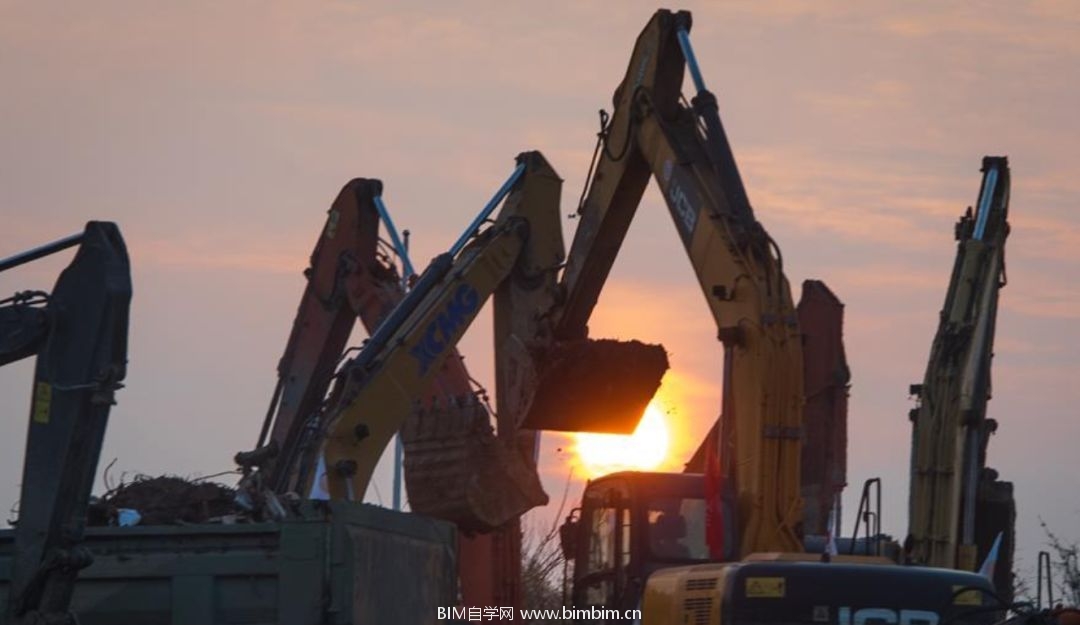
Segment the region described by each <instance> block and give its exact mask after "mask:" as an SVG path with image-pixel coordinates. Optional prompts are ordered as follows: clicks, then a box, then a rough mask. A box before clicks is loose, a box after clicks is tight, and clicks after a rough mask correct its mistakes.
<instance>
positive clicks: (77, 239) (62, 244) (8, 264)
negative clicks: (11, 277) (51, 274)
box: [0, 232, 83, 271]
mask: <svg viewBox="0 0 1080 625" xmlns="http://www.w3.org/2000/svg"><path fill="white" fill-rule="evenodd" d="M82 240H83V233H82V232H80V233H78V234H73V235H71V236H67V237H64V238H63V239H58V240H56V241H53V242H52V243H46V244H45V245H41V246H38V247H35V248H33V249H30V250H26V251H25V252H20V253H18V254H15V255H14V256H8V257H7V258H3V259H0V271H7V270H8V269H11V268H12V267H18V266H19V265H23V264H26V263H28V262H30V261H34V260H37V259H39V258H44V257H46V256H48V255H50V254H55V253H57V252H59V251H62V250H66V249H67V248H69V247H75V246H76V245H78V244H80V243H82Z"/></svg>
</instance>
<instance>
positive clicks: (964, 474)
mask: <svg viewBox="0 0 1080 625" xmlns="http://www.w3.org/2000/svg"><path fill="white" fill-rule="evenodd" d="M982 174H983V177H982V184H981V185H980V187H979V197H978V201H977V203H976V205H975V210H974V211H972V208H971V207H968V209H967V211H966V213H965V214H964V215H963V216H962V217H961V218H960V220H959V222H957V224H956V229H955V235H956V240H957V251H956V260H955V262H954V263H953V270H952V277H951V278H950V281H949V287H948V291H947V292H946V295H945V304H944V306H943V308H942V311H941V319H940V323H939V325H938V329H937V334H936V335H935V336H934V341H933V345H932V347H931V349H930V358H929V362H928V363H927V366H926V374H925V376H924V377H923V382H922V384H913V385H911V394H912V395H913V396H914V397H916V399H917V402H918V404H917V406H916V407H915V408H914V409H912V410H911V412H910V415H909V416H910V418H911V422H912V438H911V491H910V502H909V506H908V510H909V519H908V528H909V529H908V531H909V538H908V541H907V545H906V546H907V556H908V558H909V559H910V560H911V561H912V562H915V563H919V564H926V565H929V566H937V567H945V568H954V569H962V570H967V571H972V570H975V568H976V567H977V565H978V562H979V561H981V559H985V558H986V556H987V555H988V554H989V552H990V550H991V548H992V546H993V544H994V542H995V540H996V539H997V536H998V535H999V534H1000V535H1001V544H1000V547H999V552H998V558H997V566H996V569H995V573H994V581H995V585H996V586H997V589H998V593H999V594H1000V595H1001V596H1002V597H1004V598H1007V599H1009V598H1011V597H1012V594H1013V593H1012V586H1013V584H1012V553H1013V544H1014V524H1015V519H1016V504H1015V501H1014V499H1013V496H1012V484H1011V483H1009V482H1003V481H1000V480H997V479H996V477H997V474H996V472H995V471H993V469H989V468H987V466H986V448H987V444H988V442H989V438H990V435H991V434H992V433H993V432H994V431H995V430H996V429H997V422H996V421H995V420H994V419H990V418H987V416H986V407H987V402H988V400H989V399H990V363H991V359H992V357H993V348H994V329H995V325H996V321H997V308H998V297H999V292H1000V290H1001V288H1002V287H1004V286H1005V282H1006V280H1005V240H1006V238H1007V237H1008V236H1009V223H1008V221H1007V219H1008V213H1009V162H1008V159H1007V158H1006V157H1001V156H987V157H985V158H983V161H982Z"/></svg>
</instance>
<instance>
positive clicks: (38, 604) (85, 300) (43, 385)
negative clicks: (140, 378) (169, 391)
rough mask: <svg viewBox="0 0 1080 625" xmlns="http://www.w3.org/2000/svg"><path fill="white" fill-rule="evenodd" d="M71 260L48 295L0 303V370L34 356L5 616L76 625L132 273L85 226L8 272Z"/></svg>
mask: <svg viewBox="0 0 1080 625" xmlns="http://www.w3.org/2000/svg"><path fill="white" fill-rule="evenodd" d="M71 245H78V246H79V249H78V251H77V252H76V254H75V258H74V259H73V260H72V261H71V263H70V264H69V265H68V266H67V268H65V269H64V271H63V272H62V273H61V274H60V277H59V279H58V280H57V282H56V286H55V287H54V288H53V290H52V292H51V293H50V294H47V295H46V294H44V293H31V294H23V295H22V296H16V297H15V298H13V299H12V300H8V301H5V302H0V331H2V334H3V336H2V337H0V338H2V340H0V363H4V364H6V363H8V362H12V361H14V360H17V359H18V358H19V357H25V356H29V355H33V354H36V355H37V362H36V366H35V369H34V393H33V399H32V402H31V406H30V423H29V427H28V431H27V440H26V457H25V460H24V464H23V477H22V491H21V494H20V497H19V517H18V521H17V522H16V525H15V551H14V556H13V570H12V577H11V587H10V589H9V594H8V597H9V600H8V616H9V619H10V620H9V622H11V623H21V622H28V623H31V622H32V623H38V622H48V623H74V622H76V621H75V620H74V618H73V617H72V616H71V615H69V614H68V607H69V605H70V603H71V596H72V593H73V591H74V586H75V578H76V576H77V575H78V572H79V570H80V569H82V568H84V567H85V566H87V565H89V564H90V562H91V561H92V558H91V556H90V553H89V552H88V551H87V550H86V549H84V548H82V546H81V545H80V543H81V541H82V537H83V530H84V528H85V526H86V512H87V506H88V503H89V499H90V492H91V489H92V488H93V484H94V476H95V475H96V473H97V463H98V458H99V456H100V454H101V445H102V441H103V440H104V437H105V427H106V424H107V422H108V418H109V410H110V408H111V407H112V405H113V404H114V403H115V392H116V390H118V389H119V388H121V387H122V386H123V385H122V384H121V381H122V380H123V379H124V376H125V374H126V370H127V333H128V308H129V306H130V301H131V269H130V266H129V263H128V256H127V250H126V248H125V246H124V239H123V237H122V236H121V235H120V230H119V229H118V228H117V227H116V224H113V223H108V222H96V221H92V222H89V223H88V224H87V225H86V229H85V230H84V232H83V233H82V234H81V235H76V236H74V237H69V238H68V239H64V240H61V241H58V242H57V243H56V244H53V245H51V246H45V247H43V248H39V249H38V250H35V251H32V252H30V253H28V254H23V255H20V256H19V257H15V258H14V260H13V261H12V262H6V261H0V266H2V267H3V268H5V269H6V268H8V267H11V266H14V265H16V264H21V262H25V261H27V260H30V259H32V258H36V257H40V256H43V255H44V254H46V253H52V252H54V251H57V250H59V249H63V248H64V247H70V246H71Z"/></svg>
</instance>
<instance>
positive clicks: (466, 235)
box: [450, 163, 525, 256]
mask: <svg viewBox="0 0 1080 625" xmlns="http://www.w3.org/2000/svg"><path fill="white" fill-rule="evenodd" d="M524 173H525V163H518V166H517V167H515V168H514V173H512V174H510V177H509V178H507V179H506V182H504V183H503V185H502V186H501V187H499V190H498V191H496V192H495V197H493V198H491V201H489V202H488V203H487V205H486V206H484V209H483V210H482V211H480V214H479V215H477V216H476V219H474V220H473V221H472V223H471V224H469V227H468V228H466V229H465V232H463V233H462V234H461V237H459V238H458V240H457V242H456V243H454V246H453V247H451V248H450V255H451V256H457V255H458V252H460V251H461V250H462V249H464V247H465V245H466V244H467V243H468V242H469V239H471V238H472V237H473V235H475V234H476V231H477V230H478V229H479V228H480V225H481V224H483V223H484V221H485V220H486V219H487V218H488V217H490V216H491V213H492V212H493V211H494V210H495V207H497V206H498V205H499V203H500V202H502V201H503V198H505V197H506V196H507V194H509V193H510V189H511V188H513V186H514V184H515V183H516V182H517V181H518V179H520V178H521V176H522V174H524Z"/></svg>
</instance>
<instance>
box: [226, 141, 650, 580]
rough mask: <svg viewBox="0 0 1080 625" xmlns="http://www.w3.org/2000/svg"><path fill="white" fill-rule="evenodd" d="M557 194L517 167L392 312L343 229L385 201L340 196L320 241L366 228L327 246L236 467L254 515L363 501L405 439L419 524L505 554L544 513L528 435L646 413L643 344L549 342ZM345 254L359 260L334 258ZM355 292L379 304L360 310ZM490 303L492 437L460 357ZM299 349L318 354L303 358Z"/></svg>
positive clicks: (381, 275) (546, 173) (364, 249)
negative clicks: (356, 337)
mask: <svg viewBox="0 0 1080 625" xmlns="http://www.w3.org/2000/svg"><path fill="white" fill-rule="evenodd" d="M561 183H562V181H561V180H560V179H559V177H558V176H557V174H556V173H555V171H554V170H553V169H552V168H551V166H550V165H549V164H548V163H547V161H546V160H545V159H544V157H543V156H542V155H541V154H540V153H538V152H527V153H523V154H521V155H520V156H519V157H518V158H517V166H516V168H515V170H514V173H513V174H512V175H511V177H510V178H509V179H508V180H507V181H506V183H505V184H504V185H503V186H502V188H501V189H500V190H499V192H498V193H497V194H496V195H495V197H494V198H492V200H491V201H490V202H489V203H488V204H487V206H485V208H484V210H483V211H482V212H481V214H480V215H479V216H478V217H477V218H476V219H475V220H474V221H473V222H472V223H471V224H470V225H469V227H468V228H467V229H466V231H465V233H464V234H463V235H462V236H461V237H460V238H459V239H458V240H457V242H456V243H455V244H454V245H453V246H452V247H451V249H450V250H449V251H448V252H446V253H444V254H441V255H440V256H438V257H436V258H435V259H434V260H433V261H432V263H431V265H430V266H429V267H428V269H427V270H426V271H425V272H424V273H423V274H421V275H420V276H419V277H418V278H417V279H416V281H415V283H414V284H413V285H412V288H411V289H410V290H409V292H408V293H407V294H406V295H405V296H404V298H398V299H399V300H400V301H397V302H396V305H393V306H392V307H390V306H387V305H386V304H387V303H392V302H393V301H394V299H395V298H394V296H393V293H394V292H395V290H396V288H397V287H396V285H397V284H399V281H398V278H397V276H396V274H395V273H394V272H391V271H389V269H388V267H387V266H386V265H385V264H383V265H382V266H381V268H380V267H378V266H372V267H368V268H363V267H362V265H364V264H367V265H371V264H372V263H371V261H372V260H373V259H374V258H375V256H374V254H373V250H374V249H375V242H374V234H372V233H374V232H376V229H377V221H375V217H374V211H371V210H360V211H359V213H360V214H366V215H367V217H365V219H367V223H366V224H362V223H361V222H357V221H356V220H355V218H347V217H346V216H345V215H346V214H350V215H352V214H356V213H357V207H358V206H360V207H364V206H370V205H372V204H376V203H377V202H376V198H378V197H379V192H378V189H377V188H375V187H374V186H372V185H368V188H367V190H364V185H363V184H362V183H359V182H358V183H355V184H353V185H352V186H351V187H349V186H347V187H346V191H345V192H343V195H342V197H344V198H346V199H345V200H343V199H342V197H339V200H338V201H337V202H335V207H338V206H339V204H340V207H341V208H340V209H337V208H335V209H332V210H331V215H330V218H329V220H328V222H327V224H328V225H327V228H328V230H327V232H328V233H330V231H331V229H332V230H333V234H334V235H336V234H337V233H338V232H345V233H349V232H357V231H358V230H357V226H358V225H362V226H363V227H362V228H360V230H362V231H363V232H364V233H365V234H364V235H363V237H362V238H361V239H358V240H357V241H354V242H352V243H346V244H345V247H344V248H343V247H341V245H342V244H341V243H334V242H333V241H332V239H333V238H334V237H333V236H329V234H328V235H327V236H326V237H325V238H324V240H322V241H321V242H320V246H319V247H318V248H317V249H316V251H315V255H314V256H313V259H312V269H311V270H310V271H309V286H308V294H306V295H305V298H304V300H303V301H302V304H301V310H300V313H299V314H298V316H297V321H296V324H295V325H294V330H293V336H292V338H291V339H290V342H289V347H288V348H287V350H286V354H285V357H284V358H283V359H282V361H281V366H280V368H279V380H280V382H279V384H278V390H277V391H276V392H275V399H274V401H273V402H272V404H271V409H270V411H269V412H268V419H267V423H266V424H264V426H263V428H262V432H261V435H260V438H259V441H258V442H259V445H258V446H257V447H256V449H255V450H254V451H252V452H245V453H243V454H240V455H238V457H237V461H238V462H239V463H240V464H241V466H243V467H245V468H246V469H245V470H246V472H247V477H245V482H246V485H245V488H244V489H243V491H244V492H245V493H249V498H250V499H251V501H252V502H253V506H254V507H256V509H260V510H265V511H267V514H270V515H271V516H273V515H275V514H277V515H278V516H283V515H286V514H287V510H286V509H287V508H288V505H289V499H290V497H292V498H293V499H304V498H327V499H334V500H347V501H357V500H359V499H360V498H362V497H363V493H364V492H365V491H366V489H367V485H368V483H369V482H370V479H371V474H372V471H373V470H374V467H375V463H376V462H377V461H378V459H379V457H380V455H381V454H382V452H383V450H384V449H385V448H386V446H387V444H388V443H389V441H390V439H391V437H392V436H393V435H394V433H396V432H398V431H399V430H400V431H401V435H402V439H403V440H404V442H405V451H406V455H405V458H406V463H405V467H406V483H407V485H408V491H409V495H410V506H411V509H412V511H413V512H416V513H419V514H423V515H425V516H431V517H435V518H439V519H443V520H448V521H452V522H454V523H455V524H456V525H457V526H458V527H459V528H461V529H462V530H464V531H466V532H491V531H495V532H500V531H501V532H504V533H503V534H502V535H503V536H504V537H505V538H506V541H505V542H507V543H509V544H508V545H504V548H505V547H506V546H509V547H510V550H511V553H513V546H514V545H513V543H512V542H511V541H513V539H514V538H515V537H516V536H517V532H516V531H514V530H515V529H516V528H515V526H514V525H513V524H514V523H516V522H517V519H518V518H519V517H520V515H521V514H522V513H524V512H525V511H527V510H528V509H530V508H532V507H534V506H536V505H542V504H544V503H546V501H547V496H546V494H545V493H544V492H543V489H542V488H541V487H540V484H539V478H538V476H537V474H536V470H535V467H534V466H533V465H532V462H533V455H532V454H533V453H534V451H533V446H534V445H535V442H534V439H533V436H534V434H532V432H530V430H535V429H556V428H558V429H569V428H573V429H582V428H592V429H600V430H603V429H609V430H610V429H612V428H614V429H616V430H621V431H627V430H631V429H632V428H633V425H634V424H635V423H636V422H630V421H628V417H627V416H626V415H635V414H636V415H637V416H640V414H641V413H642V412H643V410H644V407H645V404H646V403H647V402H648V401H649V399H651V397H652V395H653V394H654V393H655V391H656V388H657V387H658V386H659V382H660V377H661V376H662V374H663V371H664V370H666V368H667V358H666V354H665V353H664V352H663V349H662V348H661V347H659V346H647V345H643V344H641V343H636V342H629V343H621V342H615V341H592V340H584V339H582V340H576V341H565V342H561V343H558V344H556V343H555V342H554V336H555V334H554V331H553V328H552V327H551V324H552V320H553V319H554V312H553V311H555V310H558V309H559V307H560V305H561V303H562V301H563V292H562V291H561V290H560V289H559V288H558V287H559V285H558V283H557V277H558V274H559V271H560V270H561V269H562V268H563V261H564V249H563V243H562V233H561V226H560V223H559V219H560V213H559V194H560V192H561ZM504 199H505V204H504V206H503V208H502V210H501V211H500V213H499V215H498V216H497V217H496V218H495V219H494V220H493V221H491V222H490V225H488V226H487V227H484V225H485V224H488V222H489V221H490V219H489V218H490V216H491V214H492V213H493V212H494V210H495V208H497V207H498V205H499V203H500V202H502V201H503V200H504ZM365 237H366V241H365V240H363V238H365ZM343 249H349V250H353V251H357V250H359V251H361V253H359V254H354V255H351V256H350V255H343V253H342V251H341V250H343ZM341 259H344V260H341ZM357 259H361V262H359V263H358V262H357ZM339 284H340V286H337V285H339ZM332 285H333V288H331V286H332ZM398 292H400V291H398ZM313 293H319V294H320V295H318V296H317V297H315V296H313V295H312V294H313ZM327 293H329V295H327ZM335 293H336V294H337V295H335ZM357 293H365V294H374V295H377V297H376V296H370V297H368V298H367V300H366V301H365V300H364V298H362V297H358V296H357V295H356V294H357ZM387 294H390V295H387ZM489 297H493V299H494V313H495V314H494V317H495V328H494V333H495V345H496V346H497V347H496V370H497V372H498V373H497V379H496V393H497V397H496V401H497V404H496V410H495V414H496V423H497V430H496V433H497V436H492V435H491V433H490V429H491V426H490V425H489V420H488V412H487V411H486V410H485V409H484V407H483V406H482V405H481V403H480V402H478V401H477V398H476V394H475V393H473V392H472V389H471V387H470V386H469V377H468V374H467V372H465V370H464V367H463V366H462V364H461V358H460V356H459V355H457V354H456V351H455V349H454V346H455V345H456V344H457V342H458V341H459V340H460V338H461V336H462V335H463V334H464V332H465V330H466V329H467V328H468V327H469V325H470V324H471V323H472V321H473V319H474V318H475V316H476V314H477V313H478V312H479V311H480V308H481V307H482V306H483V303H484V301H485V300H486V299H488V298H489ZM345 298H349V300H351V301H352V304H351V305H350V307H349V309H348V310H337V311H336V312H335V311H334V310H333V309H332V308H331V307H330V306H329V305H328V303H332V302H342V301H345ZM354 311H355V312H354ZM357 312H359V314H360V317H361V319H363V320H364V321H365V323H366V324H367V325H368V327H369V330H370V331H371V336H370V338H369V339H368V340H367V341H366V342H365V344H364V345H363V347H362V348H361V349H360V350H359V352H358V353H357V354H356V356H355V357H353V358H351V359H349V360H347V361H345V362H344V363H343V364H341V365H340V366H339V367H337V368H336V370H335V369H334V368H333V367H332V366H325V364H326V363H332V362H333V358H328V357H327V354H330V355H336V354H340V353H341V350H342V348H343V346H344V341H345V340H346V338H347V336H348V331H349V330H350V329H351V326H350V327H348V328H346V327H340V328H337V329H335V323H334V322H333V321H331V319H334V320H337V321H339V322H340V323H341V324H342V326H345V325H348V324H350V323H351V318H352V317H354V316H355V314H356V313H357ZM305 335H306V336H305ZM330 337H336V338H334V339H333V341H334V342H333V344H330ZM301 345H306V346H308V351H309V352H310V353H311V354H312V355H308V356H305V357H303V358H299V357H298V356H297V354H299V353H300V352H299V349H298V346H301ZM315 346H318V347H319V349H318V350H316V349H313V347H315ZM315 362H319V363H323V364H324V366H321V367H315V366H312V363H315ZM598 365H600V366H599V367H598ZM583 368H586V369H593V370H595V369H597V368H599V369H603V370H604V380H605V381H606V384H604V385H600V386H595V385H593V384H592V382H593V381H594V380H595V376H593V377H589V376H588V375H579V374H581V373H582V369H583ZM646 378H647V379H646ZM627 389H631V390H629V392H628V390H627ZM556 398H557V399H556ZM275 415H276V416H275ZM526 416H528V418H529V422H528V423H525V417H526ZM271 421H272V424H271V423H270V422H271ZM275 510H276V511H277V512H276V513H275V512H274V511H275ZM497 535H498V534H497ZM500 561H503V562H505V558H503V559H502V560H500ZM509 594H511V595H512V593H509ZM474 596H475V595H474ZM504 596H506V595H504ZM464 599H465V600H466V601H468V600H469V597H464Z"/></svg>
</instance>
